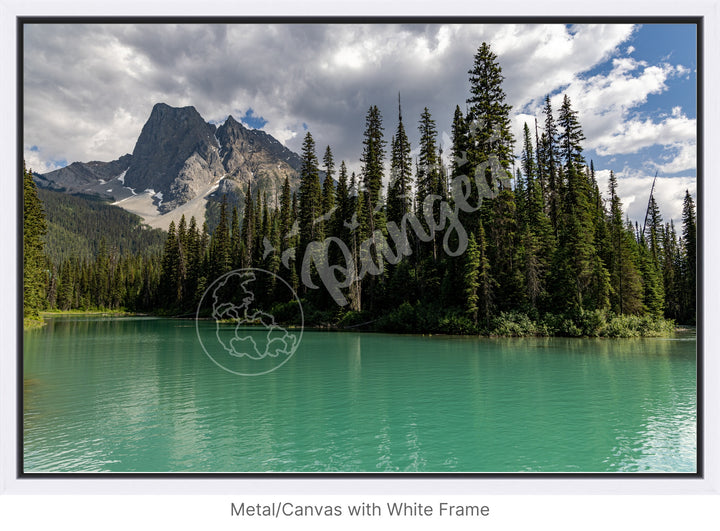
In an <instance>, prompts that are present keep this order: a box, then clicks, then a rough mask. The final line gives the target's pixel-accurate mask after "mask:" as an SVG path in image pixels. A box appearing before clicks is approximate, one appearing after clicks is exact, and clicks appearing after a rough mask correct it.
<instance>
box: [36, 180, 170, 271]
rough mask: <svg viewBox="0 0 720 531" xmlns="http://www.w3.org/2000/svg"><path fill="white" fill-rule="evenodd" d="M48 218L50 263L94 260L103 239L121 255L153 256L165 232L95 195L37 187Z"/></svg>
mask: <svg viewBox="0 0 720 531" xmlns="http://www.w3.org/2000/svg"><path fill="white" fill-rule="evenodd" d="M38 196H39V198H40V200H41V201H42V203H43V207H44V209H45V215H46V217H47V234H46V235H45V254H46V255H47V256H48V258H49V259H50V261H51V262H52V263H53V264H60V263H61V262H63V261H64V260H66V259H68V258H70V257H75V258H78V259H80V260H90V259H93V258H94V257H95V256H96V255H97V254H98V251H99V250H100V244H101V241H102V240H105V242H106V244H107V245H111V246H112V247H114V248H115V249H116V250H117V252H119V253H120V254H128V253H129V254H133V255H153V254H157V253H158V252H160V251H161V250H162V247H163V244H164V243H165V237H166V234H165V233H164V231H161V230H158V229H148V228H147V227H143V225H142V219H141V218H140V217H139V216H137V215H135V214H131V213H130V212H127V211H125V210H123V209H122V208H120V207H117V206H113V205H110V204H108V203H107V202H106V201H103V200H101V199H98V198H95V197H89V196H77V195H69V194H65V193H61V192H55V191H52V190H47V189H44V188H39V189H38Z"/></svg>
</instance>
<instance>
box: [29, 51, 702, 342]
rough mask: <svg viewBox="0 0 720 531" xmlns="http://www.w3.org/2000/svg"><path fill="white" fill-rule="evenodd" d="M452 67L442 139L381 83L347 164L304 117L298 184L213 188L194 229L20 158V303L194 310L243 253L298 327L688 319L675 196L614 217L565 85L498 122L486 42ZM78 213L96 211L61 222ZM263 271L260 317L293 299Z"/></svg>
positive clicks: (689, 230) (636, 323)
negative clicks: (390, 114) (92, 223)
mask: <svg viewBox="0 0 720 531" xmlns="http://www.w3.org/2000/svg"><path fill="white" fill-rule="evenodd" d="M468 73H469V82H470V92H469V96H468V99H467V101H466V102H465V105H464V107H465V110H464V111H463V110H462V109H461V107H460V105H458V106H456V108H455V112H454V116H453V121H452V145H451V146H450V150H451V152H450V154H449V157H448V156H447V154H444V153H443V152H442V149H443V148H442V146H441V145H440V143H439V140H438V131H437V127H436V123H435V120H434V119H433V117H432V114H431V111H430V109H428V108H425V109H423V111H422V113H421V114H420V116H419V117H418V118H417V121H415V120H412V121H410V120H408V119H407V117H405V116H403V114H402V107H401V104H400V101H398V108H397V116H396V117H395V119H394V120H393V122H392V125H388V127H387V129H386V125H387V122H385V121H384V119H383V116H382V114H381V112H380V109H379V108H378V107H377V106H371V107H370V108H369V109H368V111H367V114H366V116H365V129H364V132H363V142H362V146H358V153H359V157H360V162H361V170H360V172H359V174H357V175H356V174H355V173H352V172H349V171H348V169H347V166H346V162H345V161H336V160H335V158H334V156H333V151H332V146H323V147H319V146H316V144H315V141H314V139H313V136H312V134H311V132H309V131H308V132H307V133H306V136H305V137H304V141H303V145H302V153H301V158H302V168H301V172H300V186H299V188H298V189H297V190H293V189H292V188H291V186H290V183H289V182H288V181H287V180H286V181H285V183H284V185H283V188H282V194H281V197H280V198H279V206H278V207H277V208H275V207H274V206H273V205H275V204H276V203H275V202H274V201H272V200H271V198H269V197H268V191H267V190H263V189H253V187H252V186H251V185H248V187H247V190H245V191H244V193H243V197H242V200H241V201H240V202H230V201H228V200H227V198H223V199H222V201H221V202H220V203H219V208H218V209H216V210H217V211H213V212H212V216H213V223H212V227H211V228H209V225H208V220H207V219H201V220H198V219H195V218H194V217H193V218H191V219H185V218H184V217H183V218H182V219H181V220H180V221H179V223H177V224H175V223H171V225H170V227H169V230H168V231H167V234H165V233H163V232H161V231H150V230H148V229H146V228H145V229H143V228H142V226H141V223H140V218H137V217H133V216H132V215H131V214H128V213H126V212H124V211H122V210H121V209H119V208H117V207H112V206H110V205H106V204H103V203H101V202H99V201H89V200H87V199H85V198H74V197H71V196H67V195H63V194H58V193H57V192H49V191H45V190H39V191H38V190H37V189H36V187H35V185H34V183H33V181H32V177H31V173H30V172H29V171H25V170H24V234H23V236H24V238H23V244H24V247H23V258H24V260H23V267H24V293H23V297H24V303H25V304H24V315H25V317H26V318H37V316H38V312H39V311H42V310H73V309H79V310H90V309H103V310H123V311H129V312H140V313H153V314H158V315H167V316H182V317H194V316H195V312H196V308H197V306H198V302H199V301H200V299H201V297H202V296H203V294H204V292H205V290H206V289H207V288H208V286H210V285H211V284H212V283H213V282H214V281H215V279H217V278H218V277H220V276H221V275H223V274H225V273H227V272H229V271H232V270H235V269H241V268H258V269H264V270H266V271H269V272H271V273H273V274H274V275H276V276H277V277H278V278H282V279H283V280H285V281H286V282H287V283H288V284H289V285H291V286H292V287H293V288H294V289H295V291H296V292H297V294H298V296H299V298H300V300H301V301H302V305H303V308H304V315H305V324H306V325H310V326H316V327H327V328H340V329H343V328H352V329H357V330H383V331H392V332H407V333H426V334H427V333H432V334H435V333H448V334H490V335H501V336H520V335H567V336H609V337H626V336H634V335H653V334H664V333H668V332H671V331H672V330H673V329H674V327H675V325H676V324H687V325H694V324H695V321H696V281H697V277H696V269H697V267H696V266H697V264H696V256H697V241H696V239H697V219H696V211H695V204H694V201H693V199H692V197H691V195H690V194H689V193H688V192H686V194H685V200H684V208H683V215H682V226H680V227H676V226H675V225H674V223H673V222H672V220H671V221H669V222H665V221H664V220H663V219H662V217H661V214H660V208H659V205H658V204H657V203H656V201H655V198H654V197H653V196H652V195H651V196H650V198H649V206H648V215H647V220H646V223H645V224H643V225H640V224H639V223H632V222H630V221H629V220H628V218H627V217H626V215H625V213H624V211H623V205H622V203H621V201H620V199H619V197H618V181H617V179H616V177H615V175H614V174H613V173H611V175H610V179H609V185H608V188H607V190H601V189H600V188H599V186H598V183H597V180H596V175H595V168H594V165H593V162H592V161H587V160H586V159H585V157H584V155H583V141H584V140H585V137H584V135H583V127H582V124H581V123H580V121H579V119H578V113H577V111H576V110H575V109H574V108H573V105H572V102H571V101H570V99H569V98H568V97H567V96H565V97H564V99H563V101H562V105H561V106H560V107H559V108H558V109H553V108H552V105H551V102H550V98H549V96H548V97H546V98H545V106H544V111H543V117H542V120H541V121H540V123H533V124H525V127H524V131H523V135H522V138H520V139H515V138H513V134H512V132H511V128H510V119H511V107H510V105H509V104H508V103H507V102H506V96H505V92H504V90H503V86H502V83H503V75H502V69H501V66H500V64H499V62H498V60H497V57H496V55H495V54H494V53H493V52H492V50H491V48H490V46H489V45H488V44H486V43H483V44H482V45H481V46H480V47H479V49H478V50H477V53H476V54H475V56H474V61H473V63H472V66H471V68H470V70H469V72H468ZM411 127H417V130H418V132H419V135H420V141H419V145H418V146H411V145H410V142H409V140H408V134H407V131H408V129H409V128H411ZM516 142H519V143H520V146H519V147H520V148H521V149H519V152H520V153H521V155H520V159H519V160H515V156H514V153H515V152H516V150H515V148H516ZM323 148H324V149H323ZM412 149H415V150H417V152H418V153H419V154H418V155H417V157H416V158H414V159H413V157H412V156H411V150H412ZM447 161H450V162H449V163H448V162H447ZM388 169H389V172H388ZM321 174H324V176H325V178H324V179H323V180H322V181H321V178H320V177H321ZM648 192H650V191H649V190H648ZM88 217H92V218H93V219H96V220H97V225H96V227H101V228H102V229H101V230H99V229H97V228H93V227H88V226H87V224H82V223H80V225H83V226H78V227H75V228H71V229H68V224H70V223H72V222H73V221H72V220H73V218H74V219H76V220H78V219H87V218H88ZM101 232H102V234H101ZM77 234H84V236H83V237H82V238H79V237H78V236H76V235H77ZM280 288H281V286H280V285H279V283H277V282H268V283H266V284H265V285H264V293H262V294H257V296H258V297H260V298H262V299H263V300H264V301H265V305H266V306H267V307H268V308H272V309H273V314H274V315H275V316H276V317H277V318H278V319H282V316H283V315H289V314H290V313H291V312H288V311H287V310H288V309H290V307H291V306H292V305H293V304H296V303H295V302H293V300H291V299H289V298H288V295H287V291H286V290H285V291H283V290H282V289H280Z"/></svg>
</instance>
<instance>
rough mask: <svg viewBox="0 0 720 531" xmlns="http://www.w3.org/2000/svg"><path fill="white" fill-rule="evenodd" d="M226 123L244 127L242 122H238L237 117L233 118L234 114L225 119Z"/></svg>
mask: <svg viewBox="0 0 720 531" xmlns="http://www.w3.org/2000/svg"><path fill="white" fill-rule="evenodd" d="M225 123H226V124H228V125H239V126H240V127H242V124H241V123H240V122H238V121H237V120H236V119H235V118H233V115H232V114H229V115H228V117H227V120H225Z"/></svg>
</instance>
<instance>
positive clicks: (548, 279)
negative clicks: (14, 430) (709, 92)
mask: <svg viewBox="0 0 720 531" xmlns="http://www.w3.org/2000/svg"><path fill="white" fill-rule="evenodd" d="M20 28H21V33H22V39H21V43H22V44H21V51H20V54H21V69H22V78H21V82H20V83H21V86H20V87H19V89H20V90H21V94H22V109H21V113H20V115H21V117H20V120H21V124H20V125H21V135H22V138H21V139H20V142H21V144H22V148H23V154H22V155H23V156H22V158H23V160H24V165H23V167H22V168H18V178H20V176H21V175H22V182H23V186H22V201H23V205H24V212H23V220H22V223H23V225H22V227H23V251H22V252H23V295H22V298H23V300H22V306H21V307H22V312H23V324H24V330H23V334H22V349H21V352H19V359H20V367H21V371H22V374H21V376H22V386H23V387H22V411H21V413H22V430H21V434H20V440H21V445H20V446H21V448H20V452H21V456H20V459H21V463H22V473H23V474H24V475H27V476H32V475H41V474H61V475H63V474H64V475H73V474H75V475H77V474H86V473H100V474H101V475H103V474H105V475H114V474H127V473H135V474H138V473H139V474H148V475H152V474H159V473H172V474H194V473H212V474H256V473H268V474H270V475H272V474H276V475H277V474H288V473H290V474H323V475H324V474H338V473H342V474H367V473H373V474H386V475H390V476H392V475H400V474H521V475H537V474H548V473H550V474H559V473H564V474H582V475H586V474H641V475H642V474H657V473H674V474H696V473H697V472H698V460H699V459H698V443H697V441H698V427H697V426H698V416H697V405H698V404H697V396H698V394H697V368H698V351H697V342H696V326H697V322H698V314H697V295H696V294H697V268H698V261H697V260H698V259H697V256H698V251H697V230H698V227H697V225H698V212H697V204H698V194H697V190H698V178H700V179H701V178H702V176H701V175H698V155H697V152H698V146H699V142H701V140H702V139H701V138H699V137H698V131H699V127H698V123H699V120H700V119H701V117H699V116H698V109H699V108H702V107H701V103H702V102H701V101H699V92H698V78H699V76H700V74H701V66H702V65H700V64H699V59H698V57H699V53H698V31H699V27H698V24H697V22H696V21H692V20H680V21H677V20H670V19H669V20H667V21H658V20H653V21H651V22H647V21H642V20H639V21H638V22H637V23H628V21H627V20H622V21H617V22H612V21H609V22H608V21H603V22H602V23H589V22H587V21H584V22H583V23H573V22H572V21H568V23H552V24H548V23H543V22H542V21H538V23H534V24H532V23H522V24H521V23H515V22H514V21H512V20H509V21H506V22H504V23H499V22H497V21H482V20H467V21H463V20H447V21H444V20H436V21H427V23H422V22H421V21H418V20H413V21H410V23H399V22H398V23H387V21H382V22H381V21H377V22H373V21H372V20H363V21H362V23H360V22H354V21H352V20H338V21H336V22H332V21H327V20H324V21H322V22H318V23H313V22H312V21H308V20H305V19H302V20H301V19H298V20H296V21H288V20H262V21H259V20H254V21H253V20H246V21H242V22H232V21H230V22H225V21H223V22H220V21H218V22H217V23H192V22H186V23H172V24H171V23H164V22H163V21H158V20H137V22H136V23H131V22H129V21H127V20H123V21H121V22H119V21H113V20H112V19H109V20H104V21H96V20H86V21H80V22H73V23H68V21H63V20H62V19H57V20H55V21H53V20H47V19H45V20H32V19H26V20H24V21H22V23H21V25H20ZM21 172H22V173H21Z"/></svg>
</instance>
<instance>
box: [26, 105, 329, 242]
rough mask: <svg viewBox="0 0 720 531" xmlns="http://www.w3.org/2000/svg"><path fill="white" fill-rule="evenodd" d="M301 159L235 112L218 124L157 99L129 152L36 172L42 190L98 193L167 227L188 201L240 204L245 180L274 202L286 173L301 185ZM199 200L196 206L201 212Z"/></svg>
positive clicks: (191, 109) (295, 185)
mask: <svg viewBox="0 0 720 531" xmlns="http://www.w3.org/2000/svg"><path fill="white" fill-rule="evenodd" d="M301 164H302V162H301V159H300V156H299V155H298V154H297V153H295V152H293V151H292V150H290V149H289V148H287V147H285V146H284V145H283V144H282V143H280V142H279V141H278V140H277V139H275V138H274V137H273V136H272V135H270V134H268V133H266V132H265V131H262V130H259V129H250V128H247V127H245V126H244V125H243V124H242V123H241V122H239V121H237V120H236V119H235V118H234V117H233V116H232V115H228V117H227V119H226V120H225V122H223V123H222V124H221V125H220V126H216V125H214V124H212V123H209V122H207V121H205V119H204V118H203V117H202V116H201V115H200V113H199V112H198V111H197V109H196V108H195V107H193V106H186V107H172V106H170V105H168V104H166V103H156V104H155V105H154V106H153V108H152V110H151V112H150V115H149V117H148V119H147V121H146V122H145V124H144V125H143V128H142V130H141V132H140V135H139V136H138V139H137V141H136V143H135V147H134V149H133V152H132V153H131V154H125V155H123V156H121V157H119V158H118V159H116V160H113V161H110V162H101V161H92V162H73V163H72V164H70V165H68V166H65V167H64V168H60V169H58V170H55V171H52V172H49V173H45V174H35V175H34V178H35V182H36V183H37V184H38V186H40V187H42V188H48V189H51V190H55V191H60V192H65V193H68V194H73V195H90V196H96V197H99V198H101V199H104V200H107V201H111V202H113V204H116V205H118V206H120V207H122V208H124V209H126V210H128V211H130V212H133V213H136V214H138V215H140V216H141V217H143V219H144V220H145V222H146V223H148V224H150V225H151V226H153V227H160V228H164V229H167V225H169V221H167V220H168V219H171V218H173V217H174V216H171V215H169V214H170V213H172V212H173V211H175V210H176V209H178V208H179V207H182V206H183V205H186V204H188V203H190V202H192V203H193V204H196V203H198V201H200V202H201V203H203V205H201V206H202V208H201V209H200V210H203V211H204V209H205V208H204V206H205V202H206V201H208V200H217V199H218V196H222V195H227V196H228V197H230V198H232V202H234V203H235V204H237V205H239V206H240V207H241V208H242V204H244V197H245V195H246V193H247V189H248V185H250V189H251V193H258V191H261V192H262V193H266V194H267V196H268V198H270V201H272V202H275V201H276V200H277V198H278V197H280V194H281V189H282V185H283V183H284V181H285V179H286V178H287V179H288V180H289V181H290V184H291V187H292V188H293V189H297V188H298V186H299V180H300V179H299V174H300V167H301ZM321 177H322V176H321ZM197 206H198V205H195V207H194V210H193V212H195V211H197V212H200V210H198V208H196V207H197ZM274 206H277V205H274ZM198 222H202V220H198Z"/></svg>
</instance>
